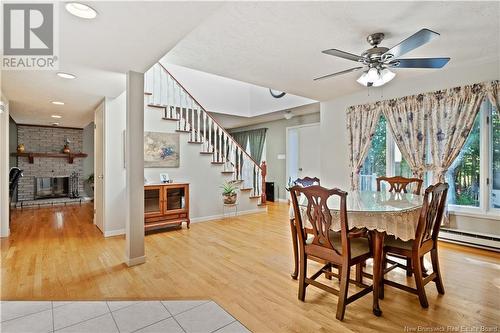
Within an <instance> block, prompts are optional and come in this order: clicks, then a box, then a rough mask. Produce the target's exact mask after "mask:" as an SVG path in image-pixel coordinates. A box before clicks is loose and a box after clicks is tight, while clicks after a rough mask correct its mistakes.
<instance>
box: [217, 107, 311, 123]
mask: <svg viewBox="0 0 500 333" xmlns="http://www.w3.org/2000/svg"><path fill="white" fill-rule="evenodd" d="M319 110H320V105H319V103H318V102H316V103H311V104H307V105H302V106H298V107H294V108H290V109H287V110H281V111H276V112H270V113H266V114H262V115H258V116H252V117H244V116H236V115H229V114H226V113H218V112H209V113H210V114H211V115H212V117H214V118H215V120H216V121H217V122H218V123H219V124H220V125H221V126H222V127H224V128H237V127H243V126H249V125H255V124H261V123H267V122H269V121H275V120H284V119H285V112H287V111H289V112H291V113H292V114H293V116H294V117H298V116H303V115H307V114H312V113H319Z"/></svg>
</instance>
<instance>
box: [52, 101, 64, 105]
mask: <svg viewBox="0 0 500 333" xmlns="http://www.w3.org/2000/svg"><path fill="white" fill-rule="evenodd" d="M52 104H55V105H64V102H59V101H52Z"/></svg>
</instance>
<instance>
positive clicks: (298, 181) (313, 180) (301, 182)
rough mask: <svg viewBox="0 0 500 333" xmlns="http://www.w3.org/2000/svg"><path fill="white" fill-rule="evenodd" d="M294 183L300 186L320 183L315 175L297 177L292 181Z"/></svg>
mask: <svg viewBox="0 0 500 333" xmlns="http://www.w3.org/2000/svg"><path fill="white" fill-rule="evenodd" d="M293 184H294V185H300V186H302V187H308V186H313V185H321V184H320V182H319V178H317V177H313V178H311V177H307V176H306V177H304V178H297V179H296V180H295V181H294V182H293Z"/></svg>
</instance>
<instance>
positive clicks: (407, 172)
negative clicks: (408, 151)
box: [360, 116, 412, 191]
mask: <svg viewBox="0 0 500 333" xmlns="http://www.w3.org/2000/svg"><path fill="white" fill-rule="evenodd" d="M387 126H388V125H387V120H386V119H385V117H384V116H380V119H379V121H378V123H377V128H376V130H375V136H374V137H373V140H372V143H371V147H370V150H369V151H368V155H367V157H366V159H365V162H364V163H363V166H362V168H361V173H360V190H361V191H376V190H377V177H380V176H386V175H388V176H403V177H412V172H411V169H410V166H409V165H408V163H407V162H406V161H405V159H404V158H403V156H402V155H401V152H400V151H399V149H398V146H397V145H396V142H394V139H393V138H392V134H391V133H390V131H389V130H388V128H387ZM385 185H386V184H385V183H382V187H384V186H385Z"/></svg>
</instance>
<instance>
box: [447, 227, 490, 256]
mask: <svg viewBox="0 0 500 333" xmlns="http://www.w3.org/2000/svg"><path fill="white" fill-rule="evenodd" d="M439 240H441V241H443V242H449V243H455V244H462V245H467V246H472V247H477V248H481V249H485V250H490V251H495V252H500V237H496V236H488V235H481V234H474V233H471V232H466V231H460V230H452V229H445V228H441V231H440V232H439Z"/></svg>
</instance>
